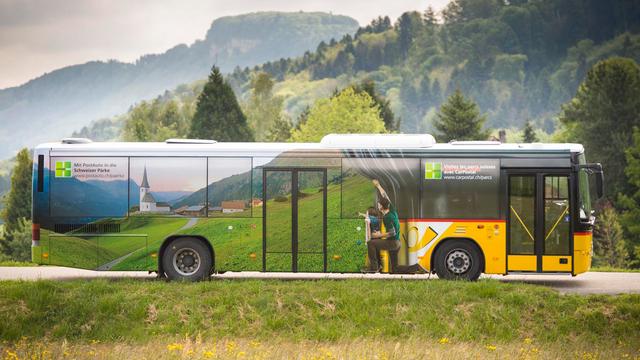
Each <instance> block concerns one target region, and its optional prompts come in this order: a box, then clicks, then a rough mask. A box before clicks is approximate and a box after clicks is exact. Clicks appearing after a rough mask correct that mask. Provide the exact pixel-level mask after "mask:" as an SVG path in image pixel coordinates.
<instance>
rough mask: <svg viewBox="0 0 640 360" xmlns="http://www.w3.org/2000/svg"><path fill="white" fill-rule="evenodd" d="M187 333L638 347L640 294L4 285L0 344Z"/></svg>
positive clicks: (420, 287)
mask: <svg viewBox="0 0 640 360" xmlns="http://www.w3.org/2000/svg"><path fill="white" fill-rule="evenodd" d="M185 335H186V336H189V337H196V336H201V337H203V338H205V339H219V338H229V339H234V338H249V339H253V340H257V341H263V342H264V341H275V340H286V341H290V342H298V341H323V342H327V341H331V342H333V341H351V340H354V339H359V338H366V339H378V338H379V339H385V340H388V341H411V340H418V339H419V340H431V341H435V340H438V339H441V338H448V339H451V341H452V342H456V343H459V342H471V343H477V344H485V343H492V344H501V343H510V342H519V341H522V340H523V339H527V338H528V339H533V340H535V341H536V342H538V343H555V342H565V343H567V344H571V343H574V344H592V345H593V346H607V345H608V346H615V345H616V344H618V343H625V344H629V346H632V347H635V348H638V347H639V346H640V295H620V296H606V295H594V296H580V295H560V294H558V293H557V292H555V291H553V290H550V289H547V288H543V287H538V286H531V285H525V284H503V283H500V282H498V281H494V280H483V281H479V282H476V283H467V282H450V281H402V280H379V281H375V280H371V281H361V280H343V281H336V280H317V281H282V280H215V281H210V282H202V283H196V284H185V283H175V282H174V283H166V282H161V281H139V280H117V281H110V280H91V281H85V280H76V281H69V282H53V281H37V282H17V281H4V282H0V340H7V341H18V340H19V339H20V338H21V337H23V336H26V337H28V338H32V339H44V340H47V341H57V340H60V341H62V340H68V341H87V340H98V341H101V342H121V341H126V342H128V343H146V342H150V341H153V340H154V339H158V338H167V337H169V338H175V337H180V338H183V337H184V336H185Z"/></svg>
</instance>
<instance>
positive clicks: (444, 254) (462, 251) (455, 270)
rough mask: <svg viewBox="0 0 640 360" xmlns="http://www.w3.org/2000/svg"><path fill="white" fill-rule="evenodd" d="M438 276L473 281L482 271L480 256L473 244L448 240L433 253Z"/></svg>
mask: <svg viewBox="0 0 640 360" xmlns="http://www.w3.org/2000/svg"><path fill="white" fill-rule="evenodd" d="M434 260H435V264H434V265H435V270H436V274H438V278H440V279H447V280H469V281H475V280H477V279H478V278H479V277H480V273H481V272H482V267H483V266H482V256H481V254H480V250H478V247H477V246H475V244H473V243H471V242H470V241H465V240H449V241H447V242H445V243H444V244H442V245H441V246H440V247H439V248H438V251H437V252H436V254H435V259H434Z"/></svg>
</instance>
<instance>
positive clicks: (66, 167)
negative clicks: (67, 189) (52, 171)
mask: <svg viewBox="0 0 640 360" xmlns="http://www.w3.org/2000/svg"><path fill="white" fill-rule="evenodd" d="M56 177H57V178H70V177H71V161H56Z"/></svg>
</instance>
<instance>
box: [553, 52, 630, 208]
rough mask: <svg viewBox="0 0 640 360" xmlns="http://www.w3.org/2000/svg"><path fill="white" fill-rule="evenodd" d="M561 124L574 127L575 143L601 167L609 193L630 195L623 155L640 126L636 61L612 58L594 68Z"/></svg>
mask: <svg viewBox="0 0 640 360" xmlns="http://www.w3.org/2000/svg"><path fill="white" fill-rule="evenodd" d="M560 121H561V122H562V123H563V124H565V125H566V126H570V127H571V129H572V131H571V134H572V135H573V136H572V140H574V141H576V142H579V143H582V144H583V145H584V146H585V148H586V150H587V152H588V154H589V160H590V161H592V162H600V163H602V165H603V168H604V171H605V174H607V184H606V186H607V189H606V193H607V194H610V196H612V197H615V196H616V195H617V194H618V193H625V194H626V193H630V190H631V188H630V186H629V182H630V181H628V180H627V178H626V177H625V167H626V166H627V159H626V157H625V156H624V151H625V149H627V148H628V147H630V146H631V145H632V143H633V139H632V134H633V129H634V127H635V126H638V124H640V67H638V65H637V64H636V63H635V61H633V60H631V59H626V58H611V59H608V60H604V61H601V62H599V63H597V64H596V65H594V66H593V67H592V68H591V69H590V70H589V71H588V73H587V76H586V78H585V80H584V82H583V83H582V84H581V85H580V87H579V88H578V92H577V93H576V96H575V97H574V98H573V99H572V100H571V101H570V102H568V103H567V104H565V105H563V106H562V113H561V114H560Z"/></svg>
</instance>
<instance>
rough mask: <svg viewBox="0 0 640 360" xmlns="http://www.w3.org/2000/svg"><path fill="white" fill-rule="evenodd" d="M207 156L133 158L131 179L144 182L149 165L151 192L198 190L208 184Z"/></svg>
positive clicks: (140, 182) (148, 178)
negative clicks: (144, 175)
mask: <svg viewBox="0 0 640 360" xmlns="http://www.w3.org/2000/svg"><path fill="white" fill-rule="evenodd" d="M206 164H207V160H206V159H205V158H131V170H130V174H129V175H130V176H131V180H133V181H135V182H136V184H138V185H140V184H142V176H143V173H144V168H145V166H146V167H147V180H148V181H149V186H150V187H151V192H163V191H196V190H199V189H202V188H203V187H205V186H206V182H207V165H206Z"/></svg>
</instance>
